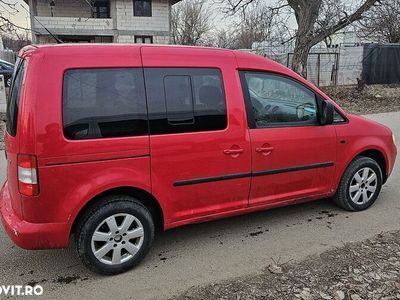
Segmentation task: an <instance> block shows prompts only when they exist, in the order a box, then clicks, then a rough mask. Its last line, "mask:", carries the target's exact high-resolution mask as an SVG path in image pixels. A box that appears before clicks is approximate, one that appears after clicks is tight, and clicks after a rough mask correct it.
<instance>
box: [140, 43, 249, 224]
mask: <svg viewBox="0 0 400 300" xmlns="http://www.w3.org/2000/svg"><path fill="white" fill-rule="evenodd" d="M142 58H143V66H144V72H145V82H146V93H147V99H148V110H149V120H150V133H151V136H150V151H151V176H152V192H153V194H154V196H155V197H156V198H157V199H159V200H160V201H161V202H162V203H163V206H164V213H165V217H166V223H167V227H168V226H169V225H168V224H171V223H176V222H184V221H185V220H187V219H193V218H197V217H202V216H205V215H213V214H218V213H221V212H226V211H230V210H235V209H240V208H244V207H246V206H247V205H248V194H249V189H250V168H251V157H250V155H251V154H250V142H249V137H248V131H247V127H246V124H245V117H244V107H243V101H242V98H241V94H240V93H241V90H240V80H239V77H238V76H237V72H236V63H235V59H234V56H233V54H232V53H231V52H228V51H213V50H201V49H181V48H162V50H161V51H160V49H159V48H156V47H143V48H142Z"/></svg>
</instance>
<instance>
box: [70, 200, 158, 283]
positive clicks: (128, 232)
mask: <svg viewBox="0 0 400 300" xmlns="http://www.w3.org/2000/svg"><path fill="white" fill-rule="evenodd" d="M153 239H154V222H153V220H152V218H151V214H150V213H149V211H148V210H147V209H146V208H145V207H144V206H143V205H141V204H140V203H139V202H137V201H136V200H135V199H134V198H131V197H128V196H111V197H107V198H105V199H103V201H101V203H100V204H98V205H95V206H93V207H92V208H90V209H89V210H88V211H87V212H86V214H85V215H84V216H83V218H82V220H81V222H80V223H79V227H78V231H77V237H76V245H77V251H78V254H79V256H80V258H81V260H82V261H83V263H84V264H85V265H86V266H87V267H88V268H89V269H91V270H93V271H94V272H96V273H100V274H107V275H112V274H118V273H122V272H125V271H127V270H129V269H131V268H133V267H134V266H136V265H137V264H138V263H139V262H140V261H141V260H142V259H143V258H144V257H145V255H146V254H147V252H148V251H149V249H150V247H151V244H152V242H153Z"/></svg>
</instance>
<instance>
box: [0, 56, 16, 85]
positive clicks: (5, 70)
mask: <svg viewBox="0 0 400 300" xmlns="http://www.w3.org/2000/svg"><path fill="white" fill-rule="evenodd" d="M13 73H14V65H13V64H11V63H9V62H6V61H5V60H1V59H0V75H4V82H5V84H6V87H8V88H9V87H10V86H11V80H12V75H13Z"/></svg>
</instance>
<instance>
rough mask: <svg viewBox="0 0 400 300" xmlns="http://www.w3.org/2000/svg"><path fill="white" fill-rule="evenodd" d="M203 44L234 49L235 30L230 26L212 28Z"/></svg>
mask: <svg viewBox="0 0 400 300" xmlns="http://www.w3.org/2000/svg"><path fill="white" fill-rule="evenodd" d="M204 45H205V46H210V47H218V48H227V49H234V48H235V45H236V39H235V32H234V30H233V29H232V28H222V29H217V30H212V31H210V32H209V34H207V37H206V39H205V42H204Z"/></svg>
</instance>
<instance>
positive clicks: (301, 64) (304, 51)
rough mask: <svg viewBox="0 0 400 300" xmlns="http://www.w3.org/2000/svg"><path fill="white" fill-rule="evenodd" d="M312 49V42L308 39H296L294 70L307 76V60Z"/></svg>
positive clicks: (293, 60)
mask: <svg viewBox="0 0 400 300" xmlns="http://www.w3.org/2000/svg"><path fill="white" fill-rule="evenodd" d="M310 49H311V47H310V42H309V41H308V40H305V41H303V40H302V39H300V38H298V39H297V40H296V45H295V47H294V54H293V59H292V70H293V71H295V72H296V73H299V74H300V75H301V76H303V77H304V78H307V61H308V53H309V52H310Z"/></svg>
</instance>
